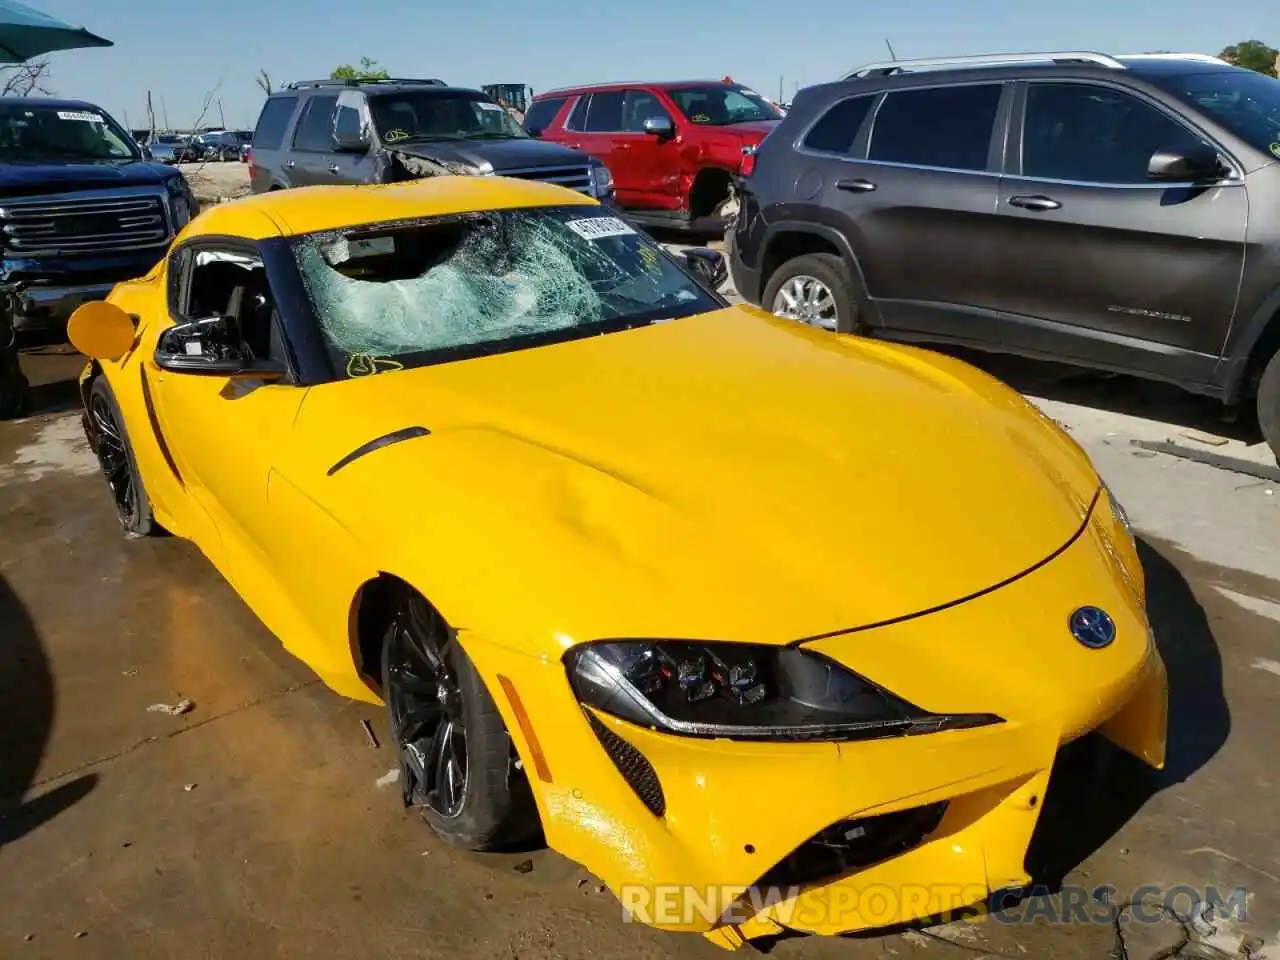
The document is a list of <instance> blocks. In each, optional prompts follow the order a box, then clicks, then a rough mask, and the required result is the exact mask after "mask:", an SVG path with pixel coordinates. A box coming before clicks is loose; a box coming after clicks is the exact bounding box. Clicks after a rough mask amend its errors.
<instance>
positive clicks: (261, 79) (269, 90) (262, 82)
mask: <svg viewBox="0 0 1280 960" xmlns="http://www.w3.org/2000/svg"><path fill="white" fill-rule="evenodd" d="M253 79H254V80H255V81H256V82H257V84H258V86H260V87H261V88H262V92H263V93H265V94H266V95H267V96H268V97H269V96H271V94H273V93H275V90H276V87H275V84H273V83H272V82H271V75H270V74H269V73H267V71H265V70H259V71H258V75H257V76H256V77H254V78H253Z"/></svg>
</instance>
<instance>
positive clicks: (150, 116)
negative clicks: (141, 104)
mask: <svg viewBox="0 0 1280 960" xmlns="http://www.w3.org/2000/svg"><path fill="white" fill-rule="evenodd" d="M147 133H148V135H147V140H148V142H149V141H151V140H153V139H155V135H156V111H155V107H153V106H152V105H151V91H150V90H148V91H147Z"/></svg>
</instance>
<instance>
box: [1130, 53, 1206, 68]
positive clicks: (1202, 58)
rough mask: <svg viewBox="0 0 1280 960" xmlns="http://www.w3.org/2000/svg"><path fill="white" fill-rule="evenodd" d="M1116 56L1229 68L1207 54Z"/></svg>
mask: <svg viewBox="0 0 1280 960" xmlns="http://www.w3.org/2000/svg"><path fill="white" fill-rule="evenodd" d="M1118 56H1119V58H1120V59H1121V60H1191V61H1193V62H1195V63H1220V64H1222V65H1223V66H1228V67H1229V66H1231V64H1229V63H1227V61H1226V60H1223V59H1222V58H1221V57H1214V56H1210V55H1209V54H1207V53H1122V54H1119V55H1118Z"/></svg>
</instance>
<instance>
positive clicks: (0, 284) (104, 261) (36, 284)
mask: <svg viewBox="0 0 1280 960" xmlns="http://www.w3.org/2000/svg"><path fill="white" fill-rule="evenodd" d="M196 209H197V205H196V200H195V197H194V196H193V195H192V193H191V189H190V187H189V186H188V185H187V182H186V180H185V179H184V178H183V176H182V174H181V172H179V171H178V170H176V169H175V168H173V167H171V166H167V165H165V164H162V163H154V162H152V161H151V159H150V157H149V156H148V154H147V152H146V151H145V149H144V148H142V147H140V146H139V145H138V144H137V142H136V141H135V140H134V138H133V137H132V136H131V135H130V133H129V131H127V130H125V129H124V128H123V127H121V126H120V124H118V123H117V122H116V121H115V120H114V119H112V118H111V116H110V115H108V114H107V113H106V111H104V110H102V109H100V108H99V107H97V106H94V105H93V104H91V103H85V102H84V101H80V100H52V99H45V98H40V97H2V98H0V257H2V258H3V259H2V260H0V418H5V417H12V416H18V415H21V414H22V412H23V411H24V410H25V408H26V382H25V380H23V378H22V374H21V371H20V370H19V369H18V360H17V346H18V343H19V342H20V341H21V339H22V338H23V337H26V336H30V335H37V334H45V335H48V334H52V335H54V336H57V335H59V333H61V332H64V331H65V326H66V321H67V318H68V317H69V316H70V315H71V312H72V311H73V310H74V309H75V308H76V307H78V306H79V305H80V304H82V303H84V302H85V301H87V300H97V299H101V298H103V297H105V296H106V295H107V293H109V292H110V290H111V288H112V287H113V286H114V285H115V284H116V283H117V282H119V281H121V280H128V279H132V278H134V277H140V276H142V275H143V274H145V273H147V272H148V271H149V270H150V269H151V268H152V267H153V266H155V264H156V263H158V262H159V260H160V258H161V257H162V256H164V252H165V250H166V249H167V248H168V245H169V242H170V241H171V240H172V239H173V237H174V235H175V234H176V233H177V232H178V231H179V230H180V229H182V227H183V226H184V225H185V224H186V223H187V221H188V220H190V219H191V217H192V215H193V214H194V213H195V212H196Z"/></svg>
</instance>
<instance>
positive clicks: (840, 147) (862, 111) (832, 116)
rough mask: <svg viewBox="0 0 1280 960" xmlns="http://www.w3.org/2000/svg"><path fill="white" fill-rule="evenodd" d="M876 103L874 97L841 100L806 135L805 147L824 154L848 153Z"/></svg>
mask: <svg viewBox="0 0 1280 960" xmlns="http://www.w3.org/2000/svg"><path fill="white" fill-rule="evenodd" d="M875 101H876V98H875V96H874V95H872V96H866V97H850V98H849V99H847V100H841V101H840V102H839V103H837V104H836V105H835V106H833V107H832V108H831V109H829V110H828V111H827V112H826V113H825V114H823V116H822V118H821V119H819V120H818V122H817V123H815V124H814V125H813V127H812V128H811V129H810V130H809V132H808V134H806V135H805V138H804V146H805V147H807V148H808V149H810V150H820V151H822V152H823V153H841V154H846V153H848V152H849V151H850V150H851V149H852V147H853V141H854V140H855V139H857V136H858V131H859V130H861V129H862V123H863V121H864V120H866V118H867V114H868V113H869V112H870V110H871V105H872V104H873V103H875Z"/></svg>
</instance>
